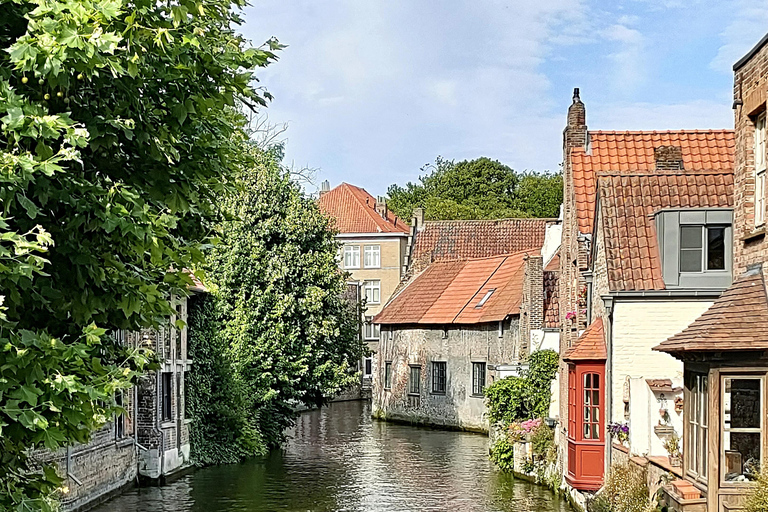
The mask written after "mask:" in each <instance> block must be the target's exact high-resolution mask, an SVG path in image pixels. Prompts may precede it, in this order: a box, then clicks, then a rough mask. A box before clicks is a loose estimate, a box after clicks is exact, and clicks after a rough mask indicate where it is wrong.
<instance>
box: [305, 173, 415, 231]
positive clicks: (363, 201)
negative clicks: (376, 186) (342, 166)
mask: <svg viewBox="0 0 768 512" xmlns="http://www.w3.org/2000/svg"><path fill="white" fill-rule="evenodd" d="M317 204H318V206H319V207H320V210H322V211H323V213H325V214H326V215H328V216H329V217H331V218H333V219H335V227H336V229H338V230H339V232H340V233H409V232H410V228H409V227H408V225H407V224H406V223H405V222H403V221H402V219H400V218H398V217H397V216H396V215H395V214H393V213H392V212H387V218H386V219H385V218H383V217H382V216H381V215H379V214H378V213H377V212H376V199H375V198H374V197H373V196H372V195H371V194H369V193H368V192H366V191H365V190H364V189H362V188H360V187H356V186H354V185H350V184H349V183H342V184H341V185H339V186H338V187H336V188H334V189H333V190H330V191H328V192H326V193H325V194H323V195H321V196H320V199H318V201H317Z"/></svg>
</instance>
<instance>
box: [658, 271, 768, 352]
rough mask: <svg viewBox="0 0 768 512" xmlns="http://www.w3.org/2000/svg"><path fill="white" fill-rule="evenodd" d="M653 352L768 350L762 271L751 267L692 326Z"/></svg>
mask: <svg viewBox="0 0 768 512" xmlns="http://www.w3.org/2000/svg"><path fill="white" fill-rule="evenodd" d="M653 350H658V351H660V352H667V353H670V354H673V355H679V354H685V353H691V352H726V351H731V350H768V298H766V293H765V276H764V274H763V271H762V269H761V268H759V267H756V268H752V269H751V270H748V271H747V272H746V273H744V274H742V275H741V276H739V277H738V279H736V280H735V281H734V282H733V284H732V285H731V287H730V288H728V289H727V290H726V291H725V293H723V294H722V295H721V296H720V298H719V299H717V300H716V301H715V303H714V304H712V306H711V307H710V308H709V309H708V310H706V311H705V312H704V313H703V314H702V315H701V316H700V317H699V318H697V319H696V320H695V321H694V322H693V323H692V324H691V325H689V326H688V327H686V328H685V329H683V331H682V332H680V333H678V334H675V335H674V336H672V337H671V338H669V339H668V340H666V341H664V342H662V343H661V344H659V345H658V346H656V347H654V348H653Z"/></svg>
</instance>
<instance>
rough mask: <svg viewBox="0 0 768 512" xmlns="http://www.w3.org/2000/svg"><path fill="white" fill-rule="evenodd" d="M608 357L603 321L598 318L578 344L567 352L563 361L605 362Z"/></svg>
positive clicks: (582, 335)
mask: <svg viewBox="0 0 768 512" xmlns="http://www.w3.org/2000/svg"><path fill="white" fill-rule="evenodd" d="M606 357H607V352H606V350H605V332H604V330H603V319H602V318H598V319H597V320H595V321H594V322H592V323H591V324H589V327H587V330H586V331H584V332H583V333H582V334H581V336H579V339H578V340H577V341H576V344H575V345H574V346H572V347H571V348H569V349H568V350H566V351H565V354H563V361H603V360H605V358H606Z"/></svg>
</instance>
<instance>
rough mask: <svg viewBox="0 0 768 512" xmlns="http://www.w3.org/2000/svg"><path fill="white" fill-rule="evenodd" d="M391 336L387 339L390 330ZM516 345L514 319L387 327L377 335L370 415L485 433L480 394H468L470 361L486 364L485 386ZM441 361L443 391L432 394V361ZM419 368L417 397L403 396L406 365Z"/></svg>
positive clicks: (508, 360)
mask: <svg viewBox="0 0 768 512" xmlns="http://www.w3.org/2000/svg"><path fill="white" fill-rule="evenodd" d="M390 331H391V332H392V338H391V339H390V337H389V332H390ZM518 345H519V320H518V318H517V317H514V318H513V319H512V320H511V321H509V320H508V321H506V322H505V324H504V328H503V332H502V336H501V337H500V336H499V327H498V324H497V323H492V324H480V325H471V326H455V325H454V326H448V328H447V329H445V330H444V329H443V328H442V326H434V327H420V326H389V327H388V329H387V330H386V331H384V330H383V331H382V338H381V342H380V345H379V354H378V357H377V358H376V362H377V365H376V367H375V370H374V384H373V413H374V416H376V417H379V418H381V419H389V420H396V421H407V422H411V423H418V424H426V425H435V426H441V427H450V428H459V429H464V430H473V431H480V432H487V431H488V421H487V419H486V417H485V405H484V400H483V397H482V396H473V394H472V363H473V362H485V363H486V385H489V384H491V383H492V382H493V380H494V379H495V378H496V376H495V372H494V371H493V370H492V369H491V367H492V366H494V365H500V364H509V363H511V362H512V361H513V357H514V354H515V353H516V347H518ZM434 361H442V362H445V363H446V392H445V393H444V394H436V393H432V364H431V363H432V362H434ZM387 362H391V363H392V370H391V371H392V380H391V383H392V386H391V389H384V378H385V376H384V371H385V364H386V363H387ZM413 365H418V366H420V367H421V383H420V384H421V385H420V392H419V394H418V395H411V394H409V393H408V383H409V375H410V367H411V366H413Z"/></svg>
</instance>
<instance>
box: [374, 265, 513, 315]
mask: <svg viewBox="0 0 768 512" xmlns="http://www.w3.org/2000/svg"><path fill="white" fill-rule="evenodd" d="M526 254H527V252H525V251H522V252H518V253H516V254H509V255H503V256H495V257H492V258H478V259H468V260H460V261H441V262H435V263H432V264H431V265H429V266H428V267H427V268H426V269H425V270H424V271H423V272H422V273H421V274H419V275H417V276H416V277H414V278H413V279H411V281H410V282H409V283H408V284H407V285H406V286H405V287H404V288H403V289H402V291H401V292H400V293H399V294H398V295H396V296H395V297H394V298H393V299H392V300H390V302H389V303H388V304H387V305H386V306H384V309H383V310H382V311H381V312H380V313H379V314H378V315H376V317H374V320H373V321H374V322H376V323H380V324H429V325H440V324H476V323H484V322H497V321H499V320H503V319H505V318H506V317H507V316H509V315H514V314H519V312H520V300H521V298H522V288H523V278H524V274H525V258H526ZM491 290H493V293H492V294H491V296H490V297H489V298H488V299H487V301H486V302H485V303H484V304H483V306H482V307H477V305H478V303H479V302H480V301H481V300H482V298H483V297H484V296H485V295H486V294H487V293H488V292H489V291H491Z"/></svg>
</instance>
